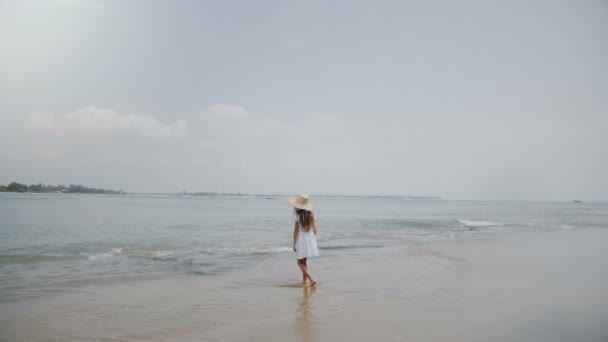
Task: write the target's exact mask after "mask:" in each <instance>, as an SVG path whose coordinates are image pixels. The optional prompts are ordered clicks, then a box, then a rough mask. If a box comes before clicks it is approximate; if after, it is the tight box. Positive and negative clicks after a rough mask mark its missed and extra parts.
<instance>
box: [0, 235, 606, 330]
mask: <svg viewBox="0 0 608 342" xmlns="http://www.w3.org/2000/svg"><path fill="white" fill-rule="evenodd" d="M607 245H608V232H607V231H605V230H601V229H589V230H573V231H561V232H554V233H542V234H520V235H513V236H509V237H502V238H488V239H475V240H455V241H449V242H439V243H428V244H425V245H421V246H415V247H393V248H389V249H386V248H385V249H384V250H383V251H382V252H381V253H375V252H374V250H373V249H368V250H367V251H366V253H361V254H360V255H359V256H358V257H357V256H353V257H351V258H349V259H345V258H336V257H321V258H318V259H315V260H313V261H312V262H311V266H312V270H313V271H314V272H315V274H316V277H317V278H318V279H319V285H318V287H317V288H316V289H314V288H302V287H301V286H300V285H299V284H298V281H299V274H298V273H297V272H296V269H295V267H294V266H295V265H294V264H295V261H294V260H292V259H285V258H274V259H272V260H269V261H268V262H265V263H260V264H258V265H256V266H255V267H251V268H248V269H246V270H243V271H239V272H234V273H231V274H230V275H228V276H225V277H218V278H198V279H193V278H183V279H170V280H168V279H162V280H161V279H159V280H157V281H149V280H148V281H145V282H140V281H133V282H130V283H128V284H120V285H105V286H94V285H91V286H85V287H82V288H81V290H79V291H76V292H74V293H70V294H62V295H59V296H56V297H53V298H50V299H48V298H47V299H35V300H30V301H21V302H18V303H7V304H4V305H3V308H2V310H1V314H0V322H1V325H0V328H1V331H2V334H1V335H2V338H1V339H2V341H48V340H56V341H79V340H102V341H123V340H131V341H201V340H204V341H337V340H349V341H370V340H378V341H489V340H490V341H606V340H607V339H608V328H607V327H606V325H605V322H607V321H608V292H607V291H606V289H607V288H608V272H606V262H607V261H608V248H606V246H607Z"/></svg>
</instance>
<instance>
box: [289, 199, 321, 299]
mask: <svg viewBox="0 0 608 342" xmlns="http://www.w3.org/2000/svg"><path fill="white" fill-rule="evenodd" d="M289 203H291V205H292V206H293V207H294V210H295V213H296V218H295V223H294V227H293V251H294V252H296V258H297V259H298V266H299V267H300V270H302V282H303V283H304V284H305V285H306V279H308V280H310V286H311V287H312V286H315V285H317V281H316V280H315V278H313V276H312V274H310V271H309V270H308V265H306V259H307V258H310V257H316V256H319V250H318V249H317V237H316V235H317V226H316V224H315V216H314V214H313V213H312V209H313V206H312V204H311V203H310V198H309V197H308V195H305V194H301V195H298V196H290V197H289Z"/></svg>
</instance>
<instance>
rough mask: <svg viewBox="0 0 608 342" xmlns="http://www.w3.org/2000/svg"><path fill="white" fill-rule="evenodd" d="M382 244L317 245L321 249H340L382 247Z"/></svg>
mask: <svg viewBox="0 0 608 342" xmlns="http://www.w3.org/2000/svg"><path fill="white" fill-rule="evenodd" d="M382 247H384V246H382V245H352V246H319V249H321V250H329V251H331V250H342V249H359V248H382Z"/></svg>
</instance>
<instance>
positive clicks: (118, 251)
mask: <svg viewBox="0 0 608 342" xmlns="http://www.w3.org/2000/svg"><path fill="white" fill-rule="evenodd" d="M119 254H122V248H112V250H111V251H109V252H103V253H93V254H89V253H82V255H84V256H86V257H87V258H89V260H97V259H102V258H110V257H113V256H116V255H119Z"/></svg>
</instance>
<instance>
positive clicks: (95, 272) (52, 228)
mask: <svg viewBox="0 0 608 342" xmlns="http://www.w3.org/2000/svg"><path fill="white" fill-rule="evenodd" d="M313 201H314V203H315V205H316V213H317V217H318V227H319V236H318V240H319V247H320V252H321V254H322V257H333V258H348V257H352V256H357V255H362V254H368V253H374V254H379V253H380V254H381V253H383V250H384V248H385V247H389V246H396V245H408V244H410V245H420V244H425V243H431V242H436V241H443V240H455V239H476V238H485V237H488V236H500V235H513V234H526V233H530V232H540V233H542V232H545V231H547V232H550V231H556V230H576V229H586V228H606V227H608V204H605V203H582V204H574V203H539V202H467V201H444V200H404V199H401V198H380V197H314V196H313ZM0 217H1V221H0V302H14V301H20V300H26V299H31V298H40V297H49V296H53V295H55V294H57V293H63V292H71V291H75V290H78V289H79V288H81V287H83V286H86V285H90V284H96V285H104V284H121V283H127V282H131V281H137V280H146V279H163V278H169V277H221V276H222V275H224V274H227V273H229V272H231V271H235V270H240V269H244V268H248V267H251V266H253V265H255V264H256V263H259V262H261V261H264V260H267V259H269V258H291V257H293V253H292V251H291V238H292V235H291V234H292V229H293V223H292V222H293V217H292V209H291V208H290V207H289V205H288V204H287V202H286V198H281V197H278V198H274V199H268V198H266V197H265V196H234V197H229V196H217V197H188V196H144V195H141V196H136V195H123V196H113V195H66V194H24V195H15V194H0Z"/></svg>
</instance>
